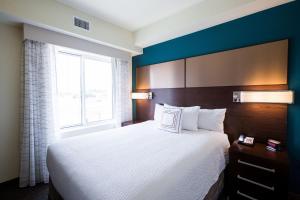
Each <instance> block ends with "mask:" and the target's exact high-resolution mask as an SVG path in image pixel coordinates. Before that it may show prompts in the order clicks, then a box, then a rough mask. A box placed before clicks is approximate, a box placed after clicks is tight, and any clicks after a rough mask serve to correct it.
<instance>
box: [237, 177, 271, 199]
mask: <svg viewBox="0 0 300 200" xmlns="http://www.w3.org/2000/svg"><path fill="white" fill-rule="evenodd" d="M237 183H238V187H237V191H236V192H237V193H236V195H237V197H240V198H241V197H243V199H245V198H246V199H247V198H248V199H251V198H252V199H258V200H261V199H272V198H274V197H275V188H274V187H269V186H266V185H264V184H261V183H257V182H255V181H253V180H251V179H247V178H245V177H242V176H239V177H237ZM243 194H244V195H243ZM247 196H248V197H247Z"/></svg>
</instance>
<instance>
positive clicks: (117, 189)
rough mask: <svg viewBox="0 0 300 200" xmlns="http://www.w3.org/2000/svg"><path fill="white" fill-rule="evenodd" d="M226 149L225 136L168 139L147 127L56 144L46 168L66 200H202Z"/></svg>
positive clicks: (209, 133) (152, 126)
mask: <svg viewBox="0 0 300 200" xmlns="http://www.w3.org/2000/svg"><path fill="white" fill-rule="evenodd" d="M228 147H229V142H228V139H227V135H226V134H224V133H218V132H212V131H206V130H199V131H198V132H191V131H186V132H185V131H184V132H183V133H181V134H176V133H169V132H165V131H162V130H159V129H157V128H156V124H155V122H154V121H147V122H144V123H140V124H135V125H131V126H126V127H123V128H118V129H112V130H108V131H102V132H99V133H92V134H88V135H84V136H77V137H73V138H70V139H65V140H62V141H61V142H59V143H56V144H52V145H50V146H49V149H48V155H47V165H48V169H49V172H50V176H51V179H52V182H53V184H54V186H55V188H56V189H57V190H58V192H59V193H60V194H61V195H62V197H63V198H64V199H65V200H77V199H78V200H97V199H99V200H199V199H203V198H204V197H205V195H206V194H207V192H208V190H209V189H210V187H211V186H212V185H213V184H214V183H215V182H216V181H217V179H218V176H219V174H220V173H221V172H222V171H223V169H224V168H225V165H226V161H225V156H224V154H225V153H226V151H227V149H228Z"/></svg>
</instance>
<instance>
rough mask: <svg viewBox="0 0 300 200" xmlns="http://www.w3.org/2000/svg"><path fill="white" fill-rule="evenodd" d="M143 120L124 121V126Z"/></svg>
mask: <svg viewBox="0 0 300 200" xmlns="http://www.w3.org/2000/svg"><path fill="white" fill-rule="evenodd" d="M141 122H143V121H142V120H131V121H126V122H122V127H123V126H128V125H132V124H137V123H141Z"/></svg>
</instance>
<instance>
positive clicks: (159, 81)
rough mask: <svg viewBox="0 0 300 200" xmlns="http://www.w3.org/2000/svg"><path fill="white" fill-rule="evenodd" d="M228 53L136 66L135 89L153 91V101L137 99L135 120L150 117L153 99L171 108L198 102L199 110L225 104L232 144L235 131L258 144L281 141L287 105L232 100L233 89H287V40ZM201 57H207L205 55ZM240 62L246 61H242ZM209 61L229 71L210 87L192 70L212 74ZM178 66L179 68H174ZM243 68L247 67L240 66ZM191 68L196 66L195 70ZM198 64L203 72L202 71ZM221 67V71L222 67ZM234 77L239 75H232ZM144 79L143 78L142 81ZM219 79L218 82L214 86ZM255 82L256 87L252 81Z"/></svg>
mask: <svg viewBox="0 0 300 200" xmlns="http://www.w3.org/2000/svg"><path fill="white" fill-rule="evenodd" d="M254 47H255V48H256V49H255V48H254ZM247 48H249V49H247ZM253 48H254V49H253ZM257 48H258V49H257ZM261 48H262V49H263V51H262V49H261ZM266 48H270V49H266ZM230 51H231V52H229V53H228V52H227V51H225V52H224V54H227V55H229V56H225V55H224V54H222V52H221V53H216V54H215V56H212V55H210V56H209V57H211V58H210V59H211V61H210V60H209V59H207V58H201V57H202V56H199V57H200V58H197V57H195V58H187V59H181V60H178V62H176V61H172V62H168V63H163V65H162V66H160V64H156V65H152V66H147V67H148V69H147V67H146V68H145V67H141V68H138V70H140V71H137V90H136V91H137V92H145V91H151V92H153V99H152V100H136V118H137V119H138V120H149V119H153V114H154V108H155V104H156V103H168V104H170V105H176V106H194V105H199V106H201V108H227V112H226V117H225V121H224V131H225V133H227V134H228V135H229V139H230V141H231V142H232V141H234V140H235V139H237V138H238V136H239V134H240V133H245V134H246V135H249V136H254V137H255V139H256V141H259V142H265V141H266V140H267V139H268V138H273V139H276V140H280V141H282V142H283V144H285V143H286V138H287V105H286V104H259V103H244V104H241V103H234V102H233V99H232V98H233V91H252V90H258V91H261V90H286V89H288V85H287V40H283V41H279V42H273V43H267V44H264V45H257V46H252V47H246V48H242V49H236V50H230ZM249 52H252V54H251V53H249ZM257 52H259V53H260V54H263V52H266V53H265V54H266V56H263V55H259V56H258V55H257ZM270 52H271V54H273V55H274V56H272V55H271V54H270ZM205 56H206V57H207V55H205ZM243 56H244V57H245V56H246V58H243ZM257 57H259V58H258V59H256V58H257ZM219 58H221V59H225V60H226V61H224V62H225V63H224V62H215V61H214V60H216V59H219ZM190 59H192V60H190ZM197 60H198V62H197ZM203 60H204V61H203ZM235 60H236V61H235ZM243 60H245V61H247V63H243ZM213 61H214V62H213ZM249 61H251V63H252V64H251V65H249ZM189 62H190V63H193V66H187V63H189ZM210 63H214V64H213V68H214V70H215V69H218V66H215V65H216V63H217V64H219V65H220V66H219V67H220V68H224V65H225V66H227V67H228V70H229V73H227V74H223V76H220V75H218V77H219V79H222V80H221V81H220V80H218V79H216V80H210V84H211V85H208V86H207V85H205V86H203V84H206V83H207V82H203V81H198V80H197V79H196V78H195V74H196V73H198V74H201V77H205V74H202V73H208V74H209V73H211V71H209V69H210V68H209V64H210ZM223 63H224V65H223ZM232 65H235V66H232ZM172 66H175V67H172ZM180 66H182V69H181V70H178V68H180ZM243 66H247V67H248V68H251V69H246V70H245V69H242V68H243ZM272 66H274V70H272ZM151 67H153V69H151ZM193 67H196V68H197V69H196V70H195V69H193ZM201 67H203V68H204V70H201ZM199 68H200V69H199ZM159 69H161V70H162V71H160V70H159ZM174 69H176V70H174ZM189 69H192V70H194V73H191V72H190V71H188V70H189ZM145 70H146V71H145ZM151 70H152V71H151ZM172 70H173V71H172ZM270 70H271V71H270ZM222 71H223V72H224V69H222ZM225 71H226V70H225ZM147 73H148V74H147ZM160 75H162V76H160ZM233 75H234V76H233ZM181 76H182V77H181ZM236 76H238V78H234V77H236ZM262 76H265V79H262V78H261V77H262ZM145 77H147V79H146V81H145ZM174 77H175V78H174ZM180 77H181V78H180ZM199 77H200V76H199ZM241 77H242V78H241ZM257 77H258V78H257ZM177 80H178V81H177ZM183 80H184V81H183ZM191 80H192V81H191ZM264 80H265V81H266V83H265V82H264ZM141 83H142V84H141ZM219 83H221V85H218V84H219ZM251 83H253V84H251ZM257 83H258V84H260V85H256V84H257ZM164 84H165V86H166V87H165V88H164ZM197 84H200V85H197ZM187 85H188V86H187ZM173 86H174V87H173ZM175 87H176V88H175Z"/></svg>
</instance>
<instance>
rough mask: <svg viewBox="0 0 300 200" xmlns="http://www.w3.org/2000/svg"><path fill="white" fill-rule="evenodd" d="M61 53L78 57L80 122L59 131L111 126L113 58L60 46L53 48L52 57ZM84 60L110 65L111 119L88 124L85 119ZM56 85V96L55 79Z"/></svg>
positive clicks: (61, 127)
mask: <svg viewBox="0 0 300 200" xmlns="http://www.w3.org/2000/svg"><path fill="white" fill-rule="evenodd" d="M59 53H62V54H67V55H73V56H78V57H80V101H81V108H80V109H81V122H80V123H79V124H72V125H69V126H59V127H58V128H59V130H60V131H61V132H69V131H73V130H80V129H86V128H93V127H97V126H101V125H107V124H112V123H114V122H115V103H116V101H115V97H116V93H115V81H114V67H113V62H114V60H113V58H112V57H108V56H104V55H98V54H93V53H89V52H84V51H80V50H76V49H70V48H67V47H61V46H54V57H56V55H57V54H59ZM86 59H90V60H96V61H101V62H107V63H110V64H111V72H112V77H111V80H112V86H111V94H112V102H111V103H112V106H111V112H112V118H111V119H105V120H99V121H93V122H88V121H87V118H86V104H85V99H86V93H85V65H84V62H85V60H86ZM56 68H57V66H56V59H55V77H57V76H58V74H57V70H56ZM55 84H56V95H57V96H58V83H57V78H56V80H55Z"/></svg>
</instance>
